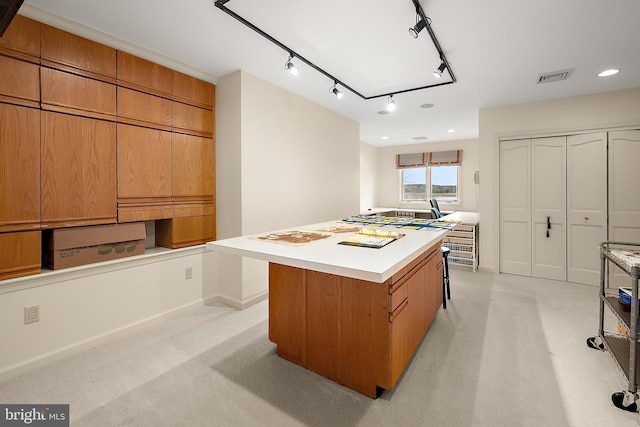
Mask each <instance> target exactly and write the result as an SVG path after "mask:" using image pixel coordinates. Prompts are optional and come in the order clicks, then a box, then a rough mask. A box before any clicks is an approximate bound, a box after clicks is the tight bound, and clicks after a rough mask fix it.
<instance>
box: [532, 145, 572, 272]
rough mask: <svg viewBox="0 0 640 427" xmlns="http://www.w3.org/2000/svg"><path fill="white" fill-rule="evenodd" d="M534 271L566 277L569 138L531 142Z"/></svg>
mask: <svg viewBox="0 0 640 427" xmlns="http://www.w3.org/2000/svg"><path fill="white" fill-rule="evenodd" d="M531 159H532V163H531V171H532V173H531V193H532V210H531V217H532V228H533V230H534V232H533V235H532V244H533V247H532V255H533V257H532V260H531V275H532V276H534V277H541V278H546V279H556V280H566V277H567V271H566V250H567V249H566V242H567V240H566V235H567V234H566V200H567V198H566V188H567V186H566V138H565V137H554V138H538V139H534V140H532V143H531Z"/></svg>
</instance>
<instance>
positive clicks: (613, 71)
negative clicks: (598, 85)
mask: <svg viewBox="0 0 640 427" xmlns="http://www.w3.org/2000/svg"><path fill="white" fill-rule="evenodd" d="M619 71H620V70H616V69H615V68H612V69H610V70H604V71H603V72H601V73H599V74H598V77H608V76H613V75H614V74H618V72H619Z"/></svg>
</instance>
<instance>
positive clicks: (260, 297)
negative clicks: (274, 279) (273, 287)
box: [217, 291, 269, 310]
mask: <svg viewBox="0 0 640 427" xmlns="http://www.w3.org/2000/svg"><path fill="white" fill-rule="evenodd" d="M217 298H218V301H219V302H221V303H223V304H226V305H228V306H230V307H233V308H237V309H238V310H244V309H245V308H248V307H251V306H252V305H254V304H257V303H259V302H261V301H264V300H266V299H268V298H269V291H264V292H261V293H259V294H257V295H254V296H252V297H250V298H247V299H244V300H242V301H238V300H237V299H234V298H229V297H227V296H224V295H218V296H217Z"/></svg>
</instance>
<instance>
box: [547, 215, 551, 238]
mask: <svg viewBox="0 0 640 427" xmlns="http://www.w3.org/2000/svg"><path fill="white" fill-rule="evenodd" d="M549 230H551V217H550V216H547V238H548V237H549Z"/></svg>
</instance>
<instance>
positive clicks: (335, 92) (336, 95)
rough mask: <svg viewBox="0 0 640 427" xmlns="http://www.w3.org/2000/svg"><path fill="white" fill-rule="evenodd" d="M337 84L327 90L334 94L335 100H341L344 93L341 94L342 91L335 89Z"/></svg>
mask: <svg viewBox="0 0 640 427" xmlns="http://www.w3.org/2000/svg"><path fill="white" fill-rule="evenodd" d="M337 84H338V82H334V83H333V86H331V89H329V92H331V93H332V94H334V95H335V97H336V98H338V99H342V97H343V96H344V93H342V91H341V90H340V89H338V88H337V87H336V85H337Z"/></svg>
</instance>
